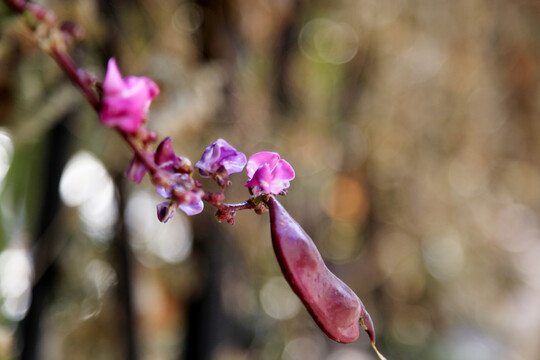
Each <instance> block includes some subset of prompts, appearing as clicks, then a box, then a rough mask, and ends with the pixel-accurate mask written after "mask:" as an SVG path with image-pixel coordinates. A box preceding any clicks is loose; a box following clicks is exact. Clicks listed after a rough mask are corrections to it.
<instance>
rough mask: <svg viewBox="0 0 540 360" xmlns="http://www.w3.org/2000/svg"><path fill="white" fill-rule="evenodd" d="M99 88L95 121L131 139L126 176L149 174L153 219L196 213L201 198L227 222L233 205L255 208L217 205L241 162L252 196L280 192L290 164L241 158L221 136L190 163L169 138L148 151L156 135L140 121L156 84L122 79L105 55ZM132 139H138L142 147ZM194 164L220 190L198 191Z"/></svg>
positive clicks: (270, 155) (275, 157)
mask: <svg viewBox="0 0 540 360" xmlns="http://www.w3.org/2000/svg"><path fill="white" fill-rule="evenodd" d="M102 90H103V94H102V99H101V107H100V113H99V115H100V120H101V122H102V123H103V124H104V125H106V126H109V127H115V128H116V129H117V130H118V131H119V132H121V133H122V134H124V136H125V137H126V139H127V140H128V141H132V143H131V145H132V147H133V149H134V150H135V156H134V157H133V159H132V160H131V163H130V165H129V168H128V170H127V172H126V176H127V177H128V179H130V180H132V181H134V182H137V183H140V182H141V180H142V179H143V177H144V175H145V174H146V173H150V177H151V180H152V182H153V183H154V185H155V186H156V192H157V193H158V194H159V195H160V196H162V197H163V198H165V199H166V200H165V201H164V202H162V203H160V204H159V205H158V206H157V215H158V219H159V220H160V221H162V222H167V221H168V220H169V219H170V218H171V217H172V216H173V214H174V212H175V211H176V209H180V210H182V211H183V212H185V213H186V214H187V215H195V214H199V213H200V212H201V211H202V210H203V208H204V204H203V200H205V201H207V202H209V203H211V204H212V205H214V206H216V207H217V208H218V212H217V216H218V219H219V220H226V221H229V222H233V221H234V213H235V211H236V210H237V209H243V208H253V209H255V210H257V206H259V205H260V204H255V205H254V203H253V202H249V203H248V202H246V204H247V205H246V204H240V205H235V206H226V205H225V204H223V200H224V198H225V195H224V191H225V188H226V187H227V186H228V185H229V184H230V181H229V176H230V175H231V174H234V173H239V172H241V171H243V169H244V168H245V167H246V164H247V176H248V181H247V182H246V183H245V186H246V187H248V188H249V189H250V192H251V193H252V194H253V195H254V196H255V197H257V196H261V195H266V194H273V195H278V194H284V193H285V192H286V189H287V188H288V187H289V185H290V181H291V180H292V179H294V170H293V168H292V166H291V165H290V164H289V163H288V162H286V161H285V160H283V159H281V158H280V156H279V154H277V153H274V152H259V153H256V154H254V155H252V156H251V157H250V158H249V160H247V158H246V155H245V154H243V153H242V152H239V151H237V150H236V149H235V148H234V147H233V146H231V145H230V144H229V143H228V142H227V141H225V140H223V139H218V140H216V141H215V142H214V143H212V144H211V145H210V146H208V147H207V148H206V149H205V150H204V152H203V154H202V156H201V159H200V160H199V161H197V163H196V164H195V166H194V167H193V166H192V165H191V162H190V161H189V160H188V159H186V158H183V157H180V156H177V155H176V154H175V152H174V150H173V147H172V140H171V138H169V137H168V138H166V139H164V140H163V141H161V143H160V144H159V145H158V146H157V148H156V150H155V151H151V150H150V149H149V143H151V142H154V141H155V140H156V139H157V138H156V137H155V136H154V135H151V132H150V131H148V130H147V129H146V128H145V127H144V122H145V120H146V115H147V112H148V109H149V107H150V104H151V102H152V100H153V99H154V98H155V97H156V96H157V95H158V94H159V88H158V86H157V85H156V84H155V83H154V82H153V81H152V80H151V79H148V78H146V77H136V76H128V77H126V78H123V77H122V75H121V73H120V71H119V70H118V66H117V65H116V61H115V60H114V59H110V60H109V63H108V65H107V73H106V74H105V79H104V81H103V84H102ZM135 142H139V143H141V144H142V148H140V147H138V146H137V145H136V144H135ZM194 168H197V169H198V171H199V174H200V176H202V177H207V178H212V179H213V180H214V181H215V182H216V183H217V184H218V185H219V186H220V187H221V192H219V193H210V192H206V191H204V189H203V188H202V185H201V183H200V182H198V181H196V180H194V179H193V177H192V175H193V170H194ZM259 210H261V209H259ZM261 212H262V210H261Z"/></svg>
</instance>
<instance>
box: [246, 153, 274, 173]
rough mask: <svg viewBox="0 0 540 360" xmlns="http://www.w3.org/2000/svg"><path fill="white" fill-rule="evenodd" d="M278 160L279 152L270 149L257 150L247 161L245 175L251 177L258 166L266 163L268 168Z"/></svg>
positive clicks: (272, 166)
mask: <svg viewBox="0 0 540 360" xmlns="http://www.w3.org/2000/svg"><path fill="white" fill-rule="evenodd" d="M278 161H279V154H278V153H275V152H270V151H263V152H258V153H255V154H253V155H251V156H250V158H249V160H248V162H247V167H246V171H247V176H248V178H252V177H253V175H254V174H255V172H256V171H257V169H258V168H260V167H261V166H262V165H264V164H268V165H269V166H270V168H274V166H276V164H277V162H278Z"/></svg>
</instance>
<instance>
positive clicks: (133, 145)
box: [118, 131, 158, 174]
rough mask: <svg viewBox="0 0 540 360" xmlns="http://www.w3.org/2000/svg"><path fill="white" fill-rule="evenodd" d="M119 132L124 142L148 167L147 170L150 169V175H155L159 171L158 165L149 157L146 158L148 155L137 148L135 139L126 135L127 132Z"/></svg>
mask: <svg viewBox="0 0 540 360" xmlns="http://www.w3.org/2000/svg"><path fill="white" fill-rule="evenodd" d="M118 132H119V133H120V135H122V137H123V138H124V140H125V141H126V142H127V143H128V145H129V147H131V149H132V150H133V152H134V153H135V155H136V156H137V157H138V158H139V160H140V161H141V162H142V163H143V164H144V166H146V168H147V169H148V172H149V173H150V174H155V173H156V172H157V171H158V168H157V166H156V164H155V163H154V162H153V161H151V160H150V159H148V157H147V156H146V153H145V152H144V151H143V150H141V149H140V148H139V147H138V146H137V143H136V142H135V141H134V139H133V137H131V136H130V135H129V134H126V133H125V132H122V131H118Z"/></svg>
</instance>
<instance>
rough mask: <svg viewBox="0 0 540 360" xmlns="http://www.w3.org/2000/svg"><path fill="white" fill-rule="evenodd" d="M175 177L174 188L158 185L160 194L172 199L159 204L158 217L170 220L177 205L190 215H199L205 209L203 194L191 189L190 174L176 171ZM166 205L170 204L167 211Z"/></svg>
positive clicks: (161, 219) (162, 219) (164, 220)
mask: <svg viewBox="0 0 540 360" xmlns="http://www.w3.org/2000/svg"><path fill="white" fill-rule="evenodd" d="M174 177H175V179H176V184H175V185H174V189H169V188H165V187H164V186H156V193H158V195H160V196H162V197H164V198H166V199H170V201H166V202H163V203H161V204H159V205H158V219H159V221H161V222H166V221H167V220H169V218H170V217H171V216H172V215H173V214H174V211H175V210H176V208H177V207H179V208H180V210H182V211H183V212H185V213H186V215H188V216H191V215H197V214H199V213H200V212H202V211H203V209H204V203H203V201H202V199H201V194H200V193H198V192H195V191H191V190H190V186H191V182H190V178H189V175H188V174H178V173H176V174H174ZM167 204H168V205H167ZM166 205H167V206H168V208H167V211H165V210H164V209H165V206H166ZM165 215H166V216H165Z"/></svg>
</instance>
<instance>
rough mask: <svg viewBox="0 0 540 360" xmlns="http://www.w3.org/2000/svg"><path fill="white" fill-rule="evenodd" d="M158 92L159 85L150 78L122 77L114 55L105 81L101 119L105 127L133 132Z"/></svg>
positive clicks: (142, 120)
mask: <svg viewBox="0 0 540 360" xmlns="http://www.w3.org/2000/svg"><path fill="white" fill-rule="evenodd" d="M158 95H159V88H158V86H157V85H156V83H155V82H153V81H152V80H151V79H149V78H147V77H144V76H143V77H137V76H128V77H127V78H125V79H124V78H122V74H120V70H118V66H117V65H116V61H115V60H114V58H111V59H110V60H109V63H108V64H107V73H106V74H105V79H104V80H103V99H102V102H101V109H100V111H99V119H100V120H101V123H102V124H103V125H105V126H108V127H116V128H118V129H119V130H121V131H123V132H126V133H133V132H135V131H136V130H137V129H138V128H139V127H140V126H141V124H142V123H143V122H144V120H145V116H146V113H147V112H148V108H149V107H150V103H151V102H152V99H154V98H155V97H156V96H158Z"/></svg>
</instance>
